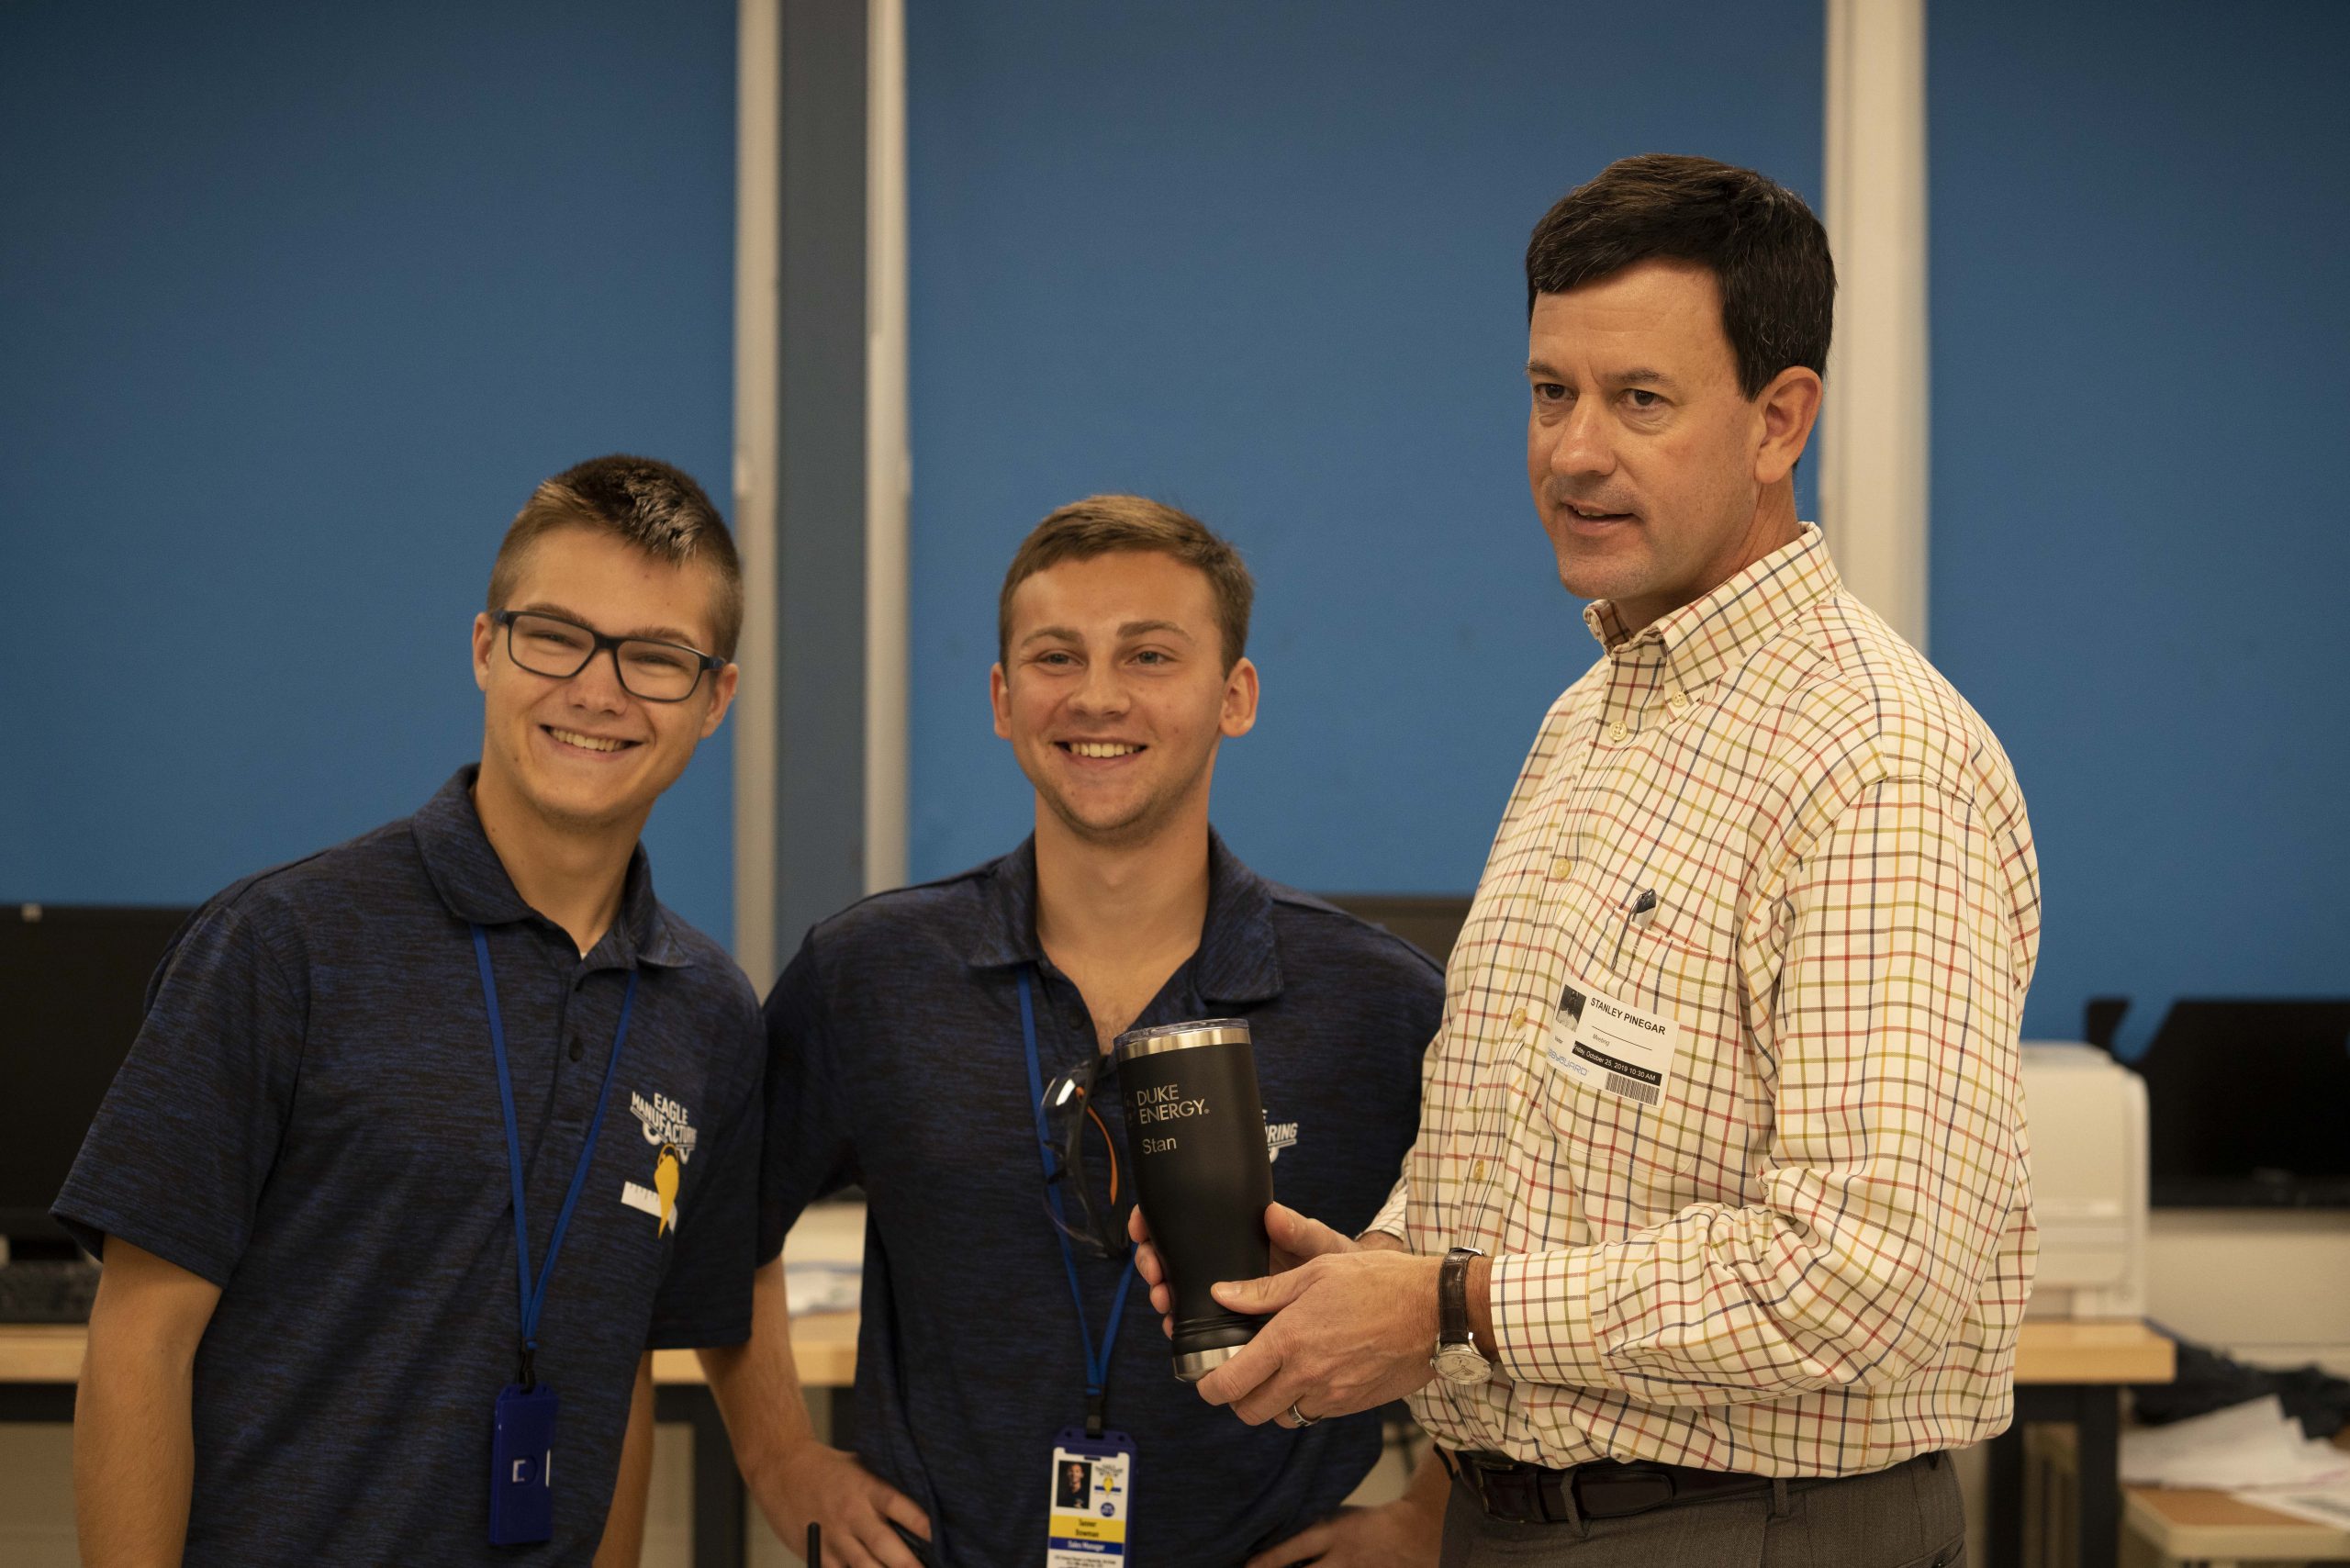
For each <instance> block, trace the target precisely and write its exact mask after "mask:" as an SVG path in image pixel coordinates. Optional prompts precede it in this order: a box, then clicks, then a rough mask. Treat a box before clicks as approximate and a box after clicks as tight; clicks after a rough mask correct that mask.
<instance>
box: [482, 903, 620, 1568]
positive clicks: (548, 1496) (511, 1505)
mask: <svg viewBox="0 0 2350 1568" xmlns="http://www.w3.org/2000/svg"><path fill="white" fill-rule="evenodd" d="M474 957H475V958H476V959H477V960H478V961H479V963H480V966H481V994H482V1002H483V1003H484V1004H485V1005H486V1006H487V1008H488V1010H489V1046H490V1051H491V1054H492V1055H494V1056H495V1057H496V1058H498V1111H499V1113H500V1114H501V1115H502V1116H503V1117H504V1119H505V1126H506V1169H507V1174H508V1177H509V1180H510V1181H511V1182H512V1183H513V1189H514V1272H515V1280H516V1283H517V1285H518V1287H519V1294H520V1302H521V1346H522V1350H521V1372H520V1381H519V1382H516V1383H509V1384H507V1385H506V1387H505V1388H503V1389H501V1390H499V1392H498V1405H497V1408H496V1410H495V1411H494V1412H493V1419H492V1422H491V1438H490V1458H489V1544H490V1545H492V1546H529V1545H532V1544H534V1543H536V1542H538V1541H543V1540H550V1539H552V1538H553V1536H554V1418H555V1397H554V1389H552V1388H550V1387H549V1386H547V1385H546V1384H545V1383H541V1382H540V1381H539V1379H538V1369H537V1365H536V1362H537V1356H538V1349H539V1311H540V1309H541V1308H542V1307H543V1306H545V1305H546V1299H547V1280H548V1278H549V1277H550V1276H551V1275H553V1274H554V1259H555V1254H556V1253H558V1252H560V1251H562V1250H563V1236H564V1232H565V1230H567V1229H569V1228H570V1226H571V1211H572V1210H573V1208H575V1207H576V1205H577V1204H578V1202H579V1190H580V1188H581V1187H583V1186H585V1185H586V1184H587V1181H588V1166H589V1165H590V1164H592V1163H593V1162H594V1160H595V1158H596V1135H597V1134H598V1133H599V1132H601V1131H603V1128H604V1108H605V1106H606V1105H608V1104H609V1103H610V1102H611V1098H612V1080H613V1078H614V1077H615V1076H617V1074H618V1073H619V1071H620V1065H621V1042H622V1041H623V1040H625V1039H627V1038H628V1015H629V1010H630V1008H631V1007H632V1005H633V1004H634V1003H635V1002H636V976H635V974H634V973H633V972H631V974H630V975H629V977H628V989H627V991H624V992H623V993H622V994H621V1021H620V1026H619V1027H617V1028H616V1029H614V1030H613V1031H612V1054H611V1059H610V1060H609V1061H608V1062H606V1063H605V1064H604V1086H603V1088H602V1089H601V1090H600V1091H599V1092H598V1093H597V1096H596V1115H595V1118H594V1120H592V1121H590V1122H589V1123H588V1138H587V1141H586V1142H585V1143H584V1144H582V1145H581V1146H580V1149H579V1161H578V1163H577V1164H576V1165H575V1166H574V1167H573V1168H572V1171H571V1186H570V1189H569V1190H568V1191H567V1192H565V1193H564V1195H563V1208H562V1209H561V1211H560V1212H558V1213H557V1214H556V1215H555V1219H554V1233H553V1234H552V1235H550V1236H549V1237H548V1238H547V1255H546V1258H545V1259H544V1260H543V1261H542V1262H541V1263H540V1265H539V1279H538V1283H537V1284H536V1286H533V1285H532V1282H531V1227H530V1223H529V1221H528V1220H527V1219H526V1218H525V1217H524V1214H523V1209H522V1140H521V1137H520V1135H519V1134H518V1133H517V1131H516V1130H515V1122H514V1080H513V1078H512V1076H511V1075H510V1074H509V1072H508V1071H507V1069H506V1025H505V1023H504V1021H503V1020H502V1019H500V1018H499V1016H498V981H497V979H496V977H494V976H493V975H492V974H491V973H490V967H489V935H488V934H487V932H485V931H483V930H482V928H481V927H480V926H478V925H476V926H475V927H474Z"/></svg>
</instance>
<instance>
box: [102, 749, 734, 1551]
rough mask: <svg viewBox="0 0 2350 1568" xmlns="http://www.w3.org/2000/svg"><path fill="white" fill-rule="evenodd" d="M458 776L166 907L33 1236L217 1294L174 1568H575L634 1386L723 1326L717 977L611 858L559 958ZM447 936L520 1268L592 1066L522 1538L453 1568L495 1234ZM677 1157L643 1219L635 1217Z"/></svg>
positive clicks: (560, 1188)
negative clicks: (541, 1483) (164, 938)
mask: <svg viewBox="0 0 2350 1568" xmlns="http://www.w3.org/2000/svg"><path fill="white" fill-rule="evenodd" d="M474 771H475V770H474V769H472V768H470V767H469V768H466V769H464V770H463V771H461V772H460V773H459V774H458V775H457V776H456V777H455V778H453V779H451V780H450V781H449V783H448V784H447V786H446V787H444V788H443V789H442V790H441V792H440V793H439V794H438V795H436V796H435V797H433V799H432V801H431V803H430V804H428V805H427V806H426V807H425V808H424V809H423V810H422V811H420V812H418V813H417V814H416V815H415V816H414V817H411V818H409V819H408V820H407V821H404V822H397V823H391V824H390V825H389V826H386V827H383V828H379V829H377V830H376V831H375V832H374V833H371V834H366V835H365V836H364V837H362V838H357V839H353V841H352V842H350V843H348V844H345V845H342V846H338V847H336V848H333V849H329V850H326V851H324V852H323V853H320V854H318V855H314V856H312V857H309V858H308V859H307V860H299V861H297V862H295V863H294V864H292V865H290V866H285V867H281V868H277V869H275V870H273V871H265V872H263V873H262V874H261V875H259V876H256V877H252V878H249V879H246V880H244V881H241V882H239V883H237V884H236V885H235V886H234V887H231V888H229V890H227V891H225V892H223V893H221V894H219V895H218V897H216V898H214V899H213V900H212V901H211V902H209V903H207V904H206V905H205V906H204V908H203V909H201V910H199V911H198V912H197V913H196V915H195V916H194V918H192V919H191V920H190V921H189V923H188V924H187V925H186V926H185V928H184V929H183V930H182V931H181V933H180V935H178V937H177V938H176V939H175V940H174V943H173V947H172V950H171V952H170V953H169V955H168V956H167V957H166V958H164V960H163V964H162V969H159V970H158V971H157V974H156V978H155V980H154V982H153V984H152V985H151V988H150V992H149V999H148V1011H147V1017H146V1022H145V1024H144V1025H142V1026H141V1028H140V1033H139V1038H138V1041H137V1043H136V1044H135V1045H134V1046H133V1047H131V1051H130V1055H129V1060H127V1061H126V1062H125V1063H124V1064H123V1068H122V1070H121V1072H120V1074H119V1075H118V1076H117V1078H116V1079H115V1081H114V1086H113V1088H112V1089H111V1090H110V1091H109V1092H107V1095H106V1101H105V1103H104V1104H103V1105H102V1106H101V1107H100V1108H99V1111H98V1115H97V1119H96V1121H95V1123H94V1124H93V1125H92V1126H91V1129H90V1133H89V1137H88V1139H87V1140H86V1141H85V1142H84V1145H83V1147H82V1152H81V1156H80V1158H79V1159H76V1160H75V1162H74V1166H73V1174H72V1175H71V1177H69V1178H68V1180H67V1182H66V1184H65V1190H64V1192H63V1193H62V1194H61V1195H60V1196H59V1198H58V1200H57V1206H56V1213H57V1216H58V1218H59V1219H60V1220H62V1221H63V1222H64V1223H65V1224H66V1225H67V1226H69V1227H70V1228H72V1229H73V1231H74V1233H75V1234H76V1235H77V1236H79V1237H80V1238H82V1240H83V1243H84V1245H85V1246H87V1247H89V1248H90V1249H93V1250H96V1249H98V1248H99V1246H100V1244H101V1242H102V1240H103V1238H105V1237H106V1236H107V1235H113V1236H118V1237H121V1238H123V1239H125V1240H127V1241H129V1242H132V1243H134V1244H136V1245H137V1246H140V1247H142V1248H144V1249H147V1250H148V1251H150V1252H152V1253H154V1254H156V1255H157V1256H159V1257H161V1258H163V1259H166V1260H170V1261H172V1262H173V1263H177V1264H178V1265H180V1266H181V1267H182V1268H184V1269H187V1270H190V1271H194V1272H196V1273H197V1274H200V1275H202V1276H203V1277H204V1278H205V1279H207V1280H209V1281H211V1282H213V1283H215V1284H217V1285H218V1286H220V1287H221V1294H220V1302H219V1306H218V1310H217V1311H216V1312H215V1313H214V1314H213V1316H212V1321H211V1324H210V1326H209V1327H208V1328H207V1330H206V1332H205V1335H204V1339H203V1342H202V1344H201V1346H200V1347H199V1348H198V1350H197V1351H196V1371H195V1389H194V1399H195V1406H194V1417H195V1419H194V1426H195V1439H196V1484H195V1495H194V1500H193V1503H192V1505H191V1506H190V1508H189V1515H188V1532H187V1556H186V1561H187V1562H189V1563H191V1564H214V1563H218V1564H222V1565H224V1568H225V1565H234V1568H261V1565H264V1564H275V1563H285V1564H302V1565H303V1568H309V1565H311V1564H316V1563H328V1562H331V1563H371V1564H372V1563H402V1564H409V1563H414V1564H423V1563H431V1564H435V1565H438V1564H445V1563H469V1562H478V1563H490V1562H496V1563H514V1562H527V1563H533V1564H536V1563H557V1562H562V1563H586V1562H588V1561H589V1560H590V1559H591V1558H592V1556H593V1555H594V1552H595V1548H596V1543H597V1540H598V1539H599V1537H600V1535H601V1534H602V1531H603V1528H604V1519H605V1516H606V1513H607V1511H608V1509H609V1507H610V1501H611V1492H612V1484H613V1477H614V1473H615V1472H616V1469H617V1467H618V1463H619V1457H620V1447H621V1435H622V1430H623V1428H624V1426H625V1424H626V1418H627V1414H628V1406H629V1398H630V1394H631V1392H632V1385H633V1379H634V1375H635V1372H636V1364H637V1358H638V1357H639V1356H640V1355H641V1354H643V1351H644V1350H647V1349H650V1348H654V1347H663V1346H685V1345H720V1344H733V1343H738V1342H740V1341H741V1340H743V1339H744V1338H746V1337H747V1335H748V1333H749V1329H750V1305H751V1301H750V1275H751V1270H752V1267H753V1264H754V1253H755V1236H756V1227H755V1199H754V1187H753V1182H754V1180H755V1175H756V1170H757V1148H756V1144H757V1139H758V1136H759V1126H758V1120H757V1114H756V1106H757V1103H758V1098H759V1096H758V1082H759V1073H760V1067H761V1058H762V1057H763V1055H764V1043H763V1040H762V1037H761V1032H760V1028H759V1021H758V1012H757V1002H756V998H755V994H754V993H753V991H752V990H751V987H750V984H749V982H748V981H747V980H744V976H743V974H742V972H741V970H739V969H736V968H735V966H734V964H733V960H732V959H730V958H728V957H727V955H726V954H725V952H724V951H723V950H722V949H721V948H720V947H719V946H717V945H716V944H714V943H712V942H711V940H710V939H709V938H707V937H705V936H703V935H700V934H699V933H698V932H696V931H695V930H693V929H692V928H691V927H690V926H688V925H687V924H685V923H684V922H683V921H680V920H679V919H677V917H676V916H675V915H674V914H672V913H669V911H667V910H666V909H665V908H663V907H662V906H661V904H660V903H659V902H658V901H656V900H655V897H654V896H653V881H652V876H651V873H650V872H649V870H648V869H647V867H646V863H645V857H644V853H643V850H642V849H639V850H638V851H637V852H636V854H635V856H634V857H633V858H632V861H631V863H630V866H629V870H628V880H627V884H626V888H625V890H624V893H623V896H622V899H621V913H620V917H619V918H618V919H617V920H616V921H615V922H614V923H613V924H612V927H611V929H610V931H609V932H607V933H606V934H605V935H604V937H603V939H602V940H601V941H599V943H598V944H597V945H596V947H595V950H594V951H592V952H590V953H589V954H588V956H587V957H585V958H582V957H580V956H579V953H578V951H577V950H576V948H575V947H574V946H572V943H571V939H570V938H569V937H568V936H567V935H565V933H564V932H563V931H562V930H561V929H560V928H558V927H557V926H555V925H554V924H553V923H552V922H550V921H548V920H546V919H545V918H543V916H541V915H538V914H536V913H532V911H531V909H530V908H529V907H528V906H527V905H525V904H524V903H523V902H522V900H521V898H520V895H518V894H517V893H516V892H515V890H514V887H513V884H512V882H511V881H509V879H508V878H507V875H506V870H505V868H504V867H503V865H502V864H500V862H499V861H498V857H497V855H496V853H495V852H494V851H492V850H491V848H490V846H489V843H488V841H487V839H486V838H484V837H483V835H482V829H481V822H480V819H479V817H478V816H476V813H475V811H474V806H473V801H472V796H471V792H470V790H471V785H472V781H473V777H474ZM469 922H478V923H480V924H482V925H483V926H485V927H487V930H488V934H489V946H490V954H491V958H492V961H493V963H494V965H495V971H496V975H497V980H498V1004H499V1009H500V1012H501V1013H502V1014H503V1015H504V1018H505V1024H506V1046H507V1054H508V1061H509V1068H510V1070H511V1073H512V1076H513V1082H514V1093H515V1109H516V1119H517V1123H518V1126H519V1128H520V1144H521V1150H522V1159H523V1170H524V1175H525V1186H524V1194H525V1198H524V1206H525V1210H526V1213H527V1215H528V1217H529V1220H530V1225H531V1255H532V1269H533V1272H534V1273H535V1271H536V1268H537V1265H538V1263H539V1262H540V1261H541V1260H543V1258H544V1256H545V1253H546V1242H547V1236H548V1233H549V1232H550V1231H551V1230H552V1229H553V1227H554V1222H555V1215H556V1213H557V1211H558V1210H559V1209H560V1207H561V1206H562V1203H563V1196H564V1192H565V1187H566V1186H567V1185H568V1183H569V1182H570V1178H571V1174H572V1169H573V1165H574V1162H575V1161H576V1159H578V1154H579V1149H580V1146H581V1143H582V1141H583V1139H584V1137H585V1136H586V1132H587V1126H588V1120H589V1118H590V1116H591V1114H592V1113H593V1111H594V1109H595V1105H596V1097H597V1092H598V1090H599V1088H600V1086H601V1082H602V1078H603V1073H604V1070H605V1065H606V1062H607V1061H608V1059H609V1058H610V1048H611V1042H612V1030H613V1026H614V1025H615V1023H616V1022H617V1020H618V1014H619V1011H620V1006H621V992H622V991H623V989H624V988H625V986H626V983H627V980H628V977H629V975H630V973H631V972H634V973H635V974H636V975H637V976H638V977H639V978H638V982H637V992H636V999H635V1003H634V1008H633V1014H632V1018H631V1021H630V1024H629V1032H628V1038H627V1042H626V1044H625V1046H624V1047H623V1048H622V1052H621V1063H620V1070H619V1073H618V1075H617V1076H616V1078H615V1079H614V1081H613V1088H612V1095H611V1103H610V1109H609V1110H608V1111H607V1113H606V1114H605V1118H604V1123H603V1132H602V1135H601V1137H600V1138H599V1141H598V1143H597V1147H596V1155H595V1161H594V1164H593V1165H592V1166H591V1167H590V1170H589V1175H588V1181H587V1185H586V1186H585V1188H584V1189H583V1190H582V1192H581V1194H580V1198H579V1202H578V1206H577V1208H576V1211H575V1212H574V1214H573V1215H572V1219H571V1226H570V1229H569V1232H568V1234H567V1236H566V1238H565V1242H564V1246H563V1251H562V1254H561V1257H560V1260H559V1261H558V1262H557V1264H556V1267H555V1270H554V1277H553V1280H552V1282H551V1283H550V1285H549V1286H548V1291H547V1301H546V1305H545V1308H544V1312H543V1317H542V1320H541V1326H540V1331H539V1352H538V1373H539V1377H540V1379H541V1380H542V1381H543V1382H544V1383H549V1384H551V1385H552V1386H553V1387H554V1390H555V1394H556V1396H557V1398H558V1399H559V1400H560V1401H561V1406H562V1409H561V1417H560V1420H559V1423H558V1426H557V1429H556V1445H555V1458H554V1477H555V1486H554V1492H555V1497H554V1540H552V1541H550V1542H548V1543H547V1544H545V1545H543V1546H537V1547H529V1548H505V1549H498V1548H493V1547H491V1546H490V1545H489V1544H488V1529H489V1523H488V1519H489V1504H488V1496H489V1464H490V1432H491V1414H492V1406H493V1405H494V1403H495V1401H496V1399H497V1397H498V1390H499V1389H500V1388H502V1387H504V1386H505V1385H506V1384H507V1383H510V1382H512V1381H513V1380H514V1377H515V1372H516V1360H517V1333H518V1308H517V1303H516V1294H517V1292H516V1283H515V1266H514V1222H513V1218H512V1203H511V1201H510V1198H509V1176H508V1168H507V1153H506V1139H505V1133H504V1130H503V1126H502V1122H501V1118H500V1116H499V1113H498V1080H497V1072H496V1068H495V1066H494V1064H493V1058H492V1057H491V1053H490V1044H489V1033H488V1023H487V1014H486V1013H485V1011H484V1007H483V1002H482V987H481V980H480V977H479V973H478V970H477V969H476V960H475V955H474V946H473V939H472V935H471V931H470V929H469V925H468V923H469ZM664 1145H666V1146H668V1147H670V1148H674V1149H676V1150H677V1151H678V1152H679V1153H680V1154H682V1155H683V1157H684V1158H683V1163H682V1166H681V1168H680V1175H681V1182H680V1185H679V1187H678V1190H677V1201H676V1207H675V1213H674V1218H675V1223H674V1225H672V1226H669V1227H668V1228H666V1229H664V1228H663V1226H662V1222H661V1217H660V1214H659V1209H660V1204H659V1202H658V1198H657V1194H656V1193H654V1191H653V1189H654V1188H655V1165H656V1162H657V1160H658V1159H659V1156H660V1153H661V1149H662V1147H663V1146H664Z"/></svg>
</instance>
